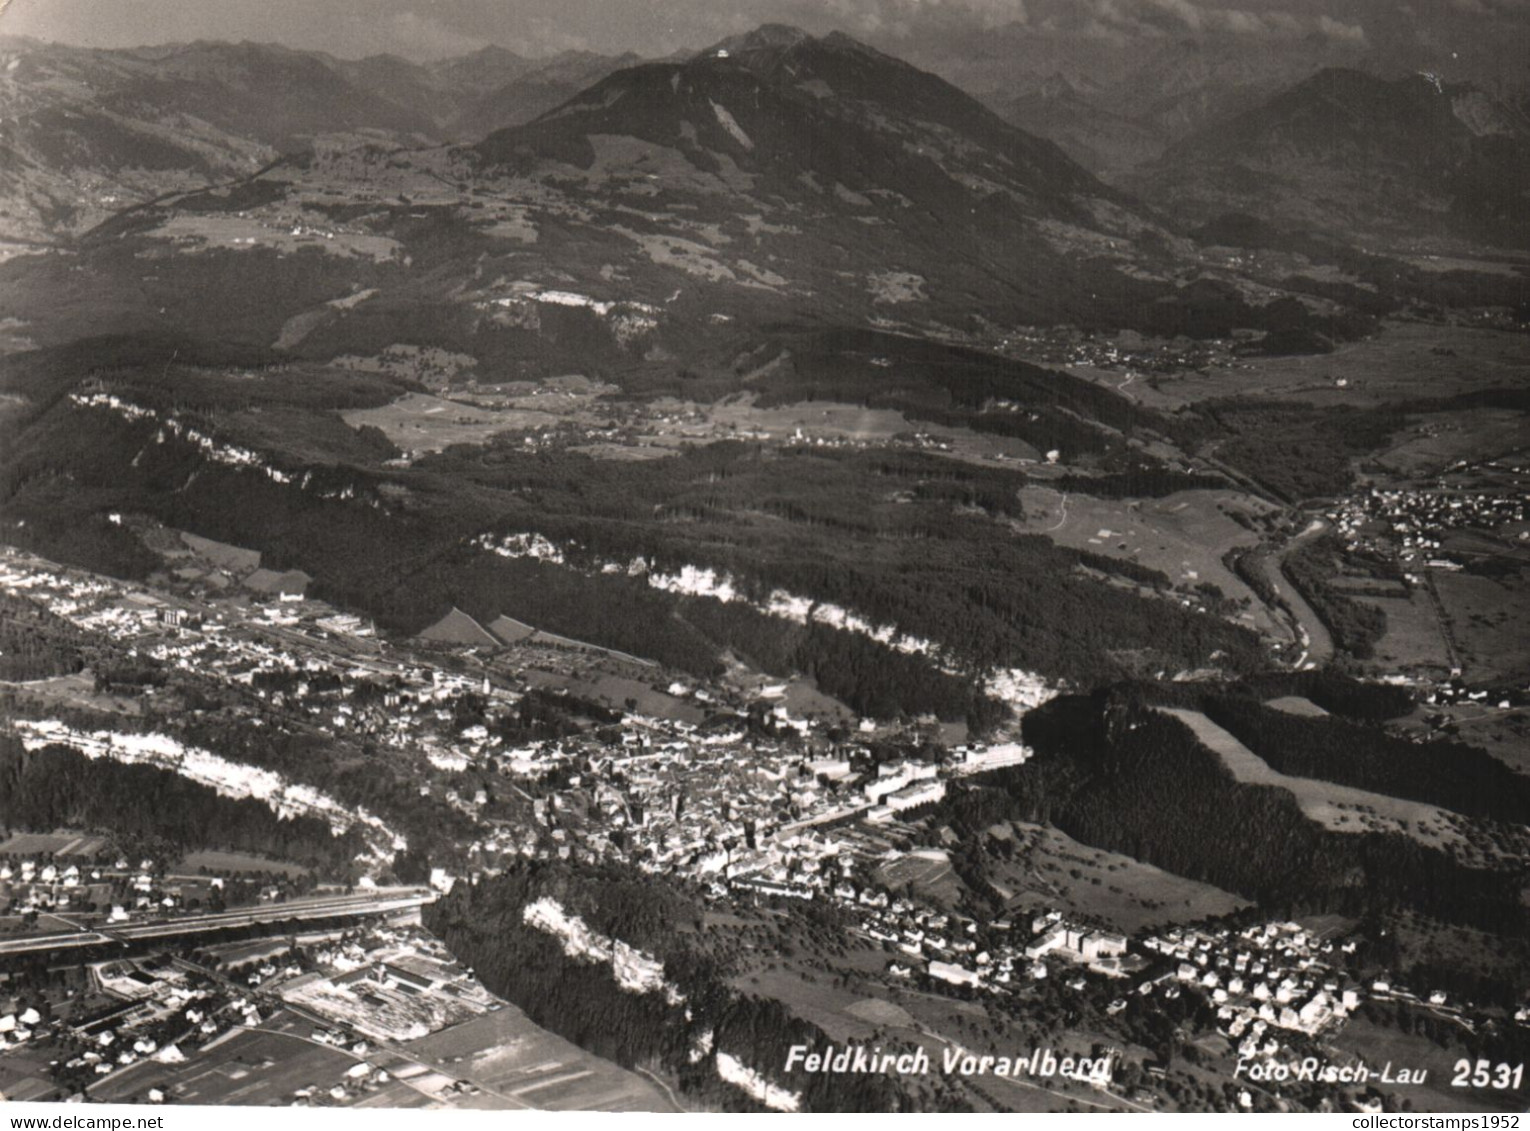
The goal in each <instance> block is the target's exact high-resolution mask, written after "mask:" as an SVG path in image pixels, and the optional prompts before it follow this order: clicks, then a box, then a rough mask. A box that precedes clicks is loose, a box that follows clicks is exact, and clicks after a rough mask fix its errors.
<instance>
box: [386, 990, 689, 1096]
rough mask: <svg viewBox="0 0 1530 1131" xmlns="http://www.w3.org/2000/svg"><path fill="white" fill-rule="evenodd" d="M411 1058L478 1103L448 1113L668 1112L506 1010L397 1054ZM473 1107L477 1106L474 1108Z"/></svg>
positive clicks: (644, 1090)
mask: <svg viewBox="0 0 1530 1131" xmlns="http://www.w3.org/2000/svg"><path fill="white" fill-rule="evenodd" d="M404 1048H405V1049H406V1050H407V1052H408V1053H409V1054H410V1055H411V1056H415V1057H419V1058H420V1059H421V1060H422V1061H423V1062H424V1063H426V1064H428V1065H434V1066H436V1067H437V1068H439V1069H440V1070H441V1071H442V1072H444V1073H448V1074H450V1075H451V1076H452V1077H454V1078H457V1079H462V1080H468V1081H471V1082H472V1083H473V1084H474V1085H476V1086H477V1087H478V1088H480V1089H481V1090H482V1093H483V1094H482V1095H481V1096H480V1097H465V1098H464V1099H463V1100H461V1101H459V1102H458V1103H457V1104H456V1105H455V1106H464V1107H472V1106H482V1107H486V1108H489V1107H498V1108H503V1107H505V1106H506V1101H507V1100H508V1101H509V1106H511V1107H516V1106H521V1107H528V1108H540V1109H543V1110H549V1111H675V1110H676V1106H675V1104H673V1103H672V1102H671V1101H670V1099H669V1097H668V1096H666V1095H665V1093H664V1091H663V1090H662V1089H661V1088H660V1087H658V1086H657V1085H656V1084H655V1083H653V1082H652V1081H650V1080H647V1079H645V1078H643V1077H642V1076H639V1075H637V1074H636V1073H633V1072H629V1071H627V1070H626V1069H624V1068H620V1067H618V1066H617V1065H615V1064H612V1063H610V1062H609V1061H605V1060H601V1059H600V1058H599V1057H596V1056H592V1055H591V1054H590V1053H587V1052H585V1051H584V1050H583V1049H580V1048H579V1047H578V1046H577V1045H574V1044H571V1043H570V1042H568V1041H565V1040H564V1039H563V1038H562V1037H559V1036H556V1035H554V1034H552V1033H549V1032H548V1031H547V1030H545V1029H542V1028H539V1027H538V1026H536V1025H534V1024H532V1023H531V1021H530V1020H529V1019H528V1018H527V1017H526V1015H525V1014H524V1013H522V1012H521V1011H520V1010H519V1009H517V1008H516V1007H515V1006H513V1005H505V1006H504V1007H502V1008H500V1009H497V1010H495V1011H493V1012H491V1013H485V1014H483V1015H482V1016H481V1017H477V1018H475V1019H473V1020H472V1021H467V1022H464V1023H463V1024H461V1025H456V1026H453V1027H452V1028H450V1029H443V1030H442V1031H441V1032H439V1033H432V1034H431V1035H430V1036H428V1037H423V1038H421V1039H419V1040H417V1041H411V1042H409V1043H408V1044H407V1045H405V1046H404ZM474 1099H480V1100H481V1101H482V1102H481V1103H474V1102H473V1100H474Z"/></svg>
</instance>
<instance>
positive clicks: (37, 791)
mask: <svg viewBox="0 0 1530 1131" xmlns="http://www.w3.org/2000/svg"><path fill="white" fill-rule="evenodd" d="M0 823H3V824H4V825H6V826H7V827H9V828H13V829H27V830H29V831H35V832H47V831H51V830H53V829H57V828H83V829H99V830H101V831H103V832H105V833H108V834H110V835H112V836H114V837H120V838H126V839H128V840H131V841H158V842H161V843H164V844H167V845H169V846H171V847H173V848H176V849H182V850H191V849H202V848H210V849H225V850H228V851H232V852H252V853H258V854H260V855H263V856H270V857H274V858H276V859H280V860H290V861H293V862H295V863H299V864H303V865H306V866H308V867H311V868H313V869H315V870H316V871H319V872H321V873H322V874H324V875H328V876H336V877H345V876H348V875H349V874H350V870H351V868H352V865H353V862H354V860H355V858H356V856H357V855H358V854H360V853H362V852H364V851H365V850H366V845H365V843H364V842H363V841H362V839H361V837H360V836H359V834H357V833H356V832H355V831H354V830H351V831H348V832H345V833H342V834H340V835H338V836H336V835H333V834H332V833H331V832H330V828H329V825H328V824H327V823H325V822H323V821H320V820H317V819H315V818H313V817H278V816H277V815H276V814H275V813H273V812H272V811H271V809H270V808H269V807H268V806H267V805H266V804H265V803H264V802H261V801H257V800H255V799H254V798H249V797H246V798H239V799H235V798H230V797H224V796H222V795H221V794H219V793H218V792H217V790H215V789H213V788H212V787H211V786H206V785H201V784H199V783H197V782H193V781H190V780H188V779H186V778H183V777H181V776H180V775H179V774H177V773H175V772H174V771H173V770H165V769H160V768H159V767H157V766H140V765H130V764H125V763H121V762H113V761H111V760H109V759H90V758H87V757H85V755H83V754H81V753H79V752H78V751H75V750H71V749H69V748H68V747H66V746H59V745H51V746H45V747H43V748H42V749H40V750H34V751H28V750H26V749H25V748H23V746H22V745H21V742H20V740H19V739H16V738H14V737H12V736H9V735H0Z"/></svg>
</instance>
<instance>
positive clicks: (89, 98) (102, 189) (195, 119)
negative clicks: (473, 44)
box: [0, 36, 632, 242]
mask: <svg viewBox="0 0 1530 1131" xmlns="http://www.w3.org/2000/svg"><path fill="white" fill-rule="evenodd" d="M631 61H632V59H631V58H630V57H628V58H623V59H606V58H605V57H604V56H596V55H590V54H587V53H585V54H577V55H573V56H556V57H553V58H551V59H544V60H533V59H524V58H521V57H520V56H518V55H515V54H514V53H513V52H510V51H506V50H504V49H503V48H499V47H488V48H484V49H483V50H481V51H478V52H475V53H473V54H471V55H467V56H463V57H460V58H454V59H447V60H443V61H440V62H436V63H430V64H417V63H411V62H409V61H408V60H405V59H401V58H398V57H396V56H387V55H379V56H372V57H370V58H366V59H360V60H342V59H336V58H334V57H332V56H328V55H324V54H321V53H318V52H310V51H300V50H296V49H293V48H289V47H283V46H280V45H275V44H263V43H237V44H232V43H217V42H207V41H198V42H193V43H184V44H168V45H160V46H154V47H144V48H129V49H119V50H105V49H93V48H78V47H69V46H64V45H60V44H52V43H45V42H42V41H39V40H33V39H25V38H20V37H14V36H0V101H3V103H4V105H5V106H6V113H5V114H4V116H3V119H0V237H10V238H12V239H20V240H26V241H41V242H47V241H49V240H51V239H54V238H56V237H58V236H61V235H70V234H75V233H78V232H80V231H83V230H85V229H87V228H89V227H91V226H93V225H94V224H96V223H99V222H100V221H101V220H102V219H104V218H105V217H106V216H107V215H109V214H111V213H112V212H114V211H116V210H118V209H120V208H122V207H124V206H125V205H128V204H132V203H137V202H139V201H142V200H145V199H148V198H151V197H154V196H157V195H160V194H162V193H164V192H168V191H177V190H185V189H187V188H191V187H194V186H196V185H199V184H209V183H217V182H220V181H227V180H232V179H237V178H239V177H244V176H248V175H250V174H251V173H253V172H255V171H256V170H257V169H259V168H260V167H262V166H263V165H265V164H267V163H269V162H270V161H272V160H274V159H276V158H277V157H279V156H281V155H282V154H287V153H293V152H297V151H300V150H302V149H304V148H306V147H308V146H309V145H310V144H311V143H312V140H313V139H314V138H315V137H317V136H321V135H330V134H348V133H357V134H368V135H372V136H374V137H379V138H383V139H388V140H392V141H394V142H404V143H409V144H428V143H431V142H439V141H445V140H474V139H476V138H478V137H482V136H483V135H484V134H486V133H489V132H491V131H492V130H493V129H497V128H501V127H502V126H504V125H508V124H511V123H513V122H518V121H526V120H529V119H530V118H533V117H535V116H536V115H538V114H540V113H542V112H543V111H544V110H546V109H548V108H549V107H550V106H552V105H556V104H557V103H559V102H562V101H564V100H565V99H567V98H568V97H570V96H571V95H573V94H574V93H576V92H577V91H578V90H579V89H580V88H581V87H582V86H584V85H587V83H588V82H591V81H594V80H595V79H596V78H598V77H601V76H602V75H604V74H606V73H608V72H609V71H610V70H612V69H615V68H616V67H618V66H621V65H625V64H626V63H628V62H631ZM522 79H524V80H525V85H524V86H519V85H517V83H518V81H519V80H522ZM486 100H492V101H491V102H490V105H491V106H492V107H493V109H492V112H485V111H484V110H483V109H481V107H482V105H483V104H484V103H485V101H486Z"/></svg>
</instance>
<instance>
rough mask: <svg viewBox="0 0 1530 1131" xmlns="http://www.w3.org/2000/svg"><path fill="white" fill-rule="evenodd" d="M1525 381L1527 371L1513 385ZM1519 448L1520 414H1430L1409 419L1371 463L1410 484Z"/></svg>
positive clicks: (1483, 411) (1493, 410)
mask: <svg viewBox="0 0 1530 1131" xmlns="http://www.w3.org/2000/svg"><path fill="white" fill-rule="evenodd" d="M1527 376H1530V368H1527V369H1526V370H1523V371H1521V372H1520V373H1519V374H1517V375H1515V376H1514V377H1513V378H1512V380H1514V381H1519V382H1523V381H1524V380H1525V379H1526V377H1527ZM1443 393H1444V391H1443V390H1442V392H1441V393H1440V394H1436V395H1443ZM1524 443H1525V418H1524V414H1523V413H1518V412H1512V411H1510V410H1508V409H1498V408H1473V409H1464V410H1461V411H1457V412H1448V413H1429V414H1427V415H1423V416H1416V417H1411V418H1410V422H1409V425H1408V427H1407V428H1406V429H1404V430H1403V431H1402V432H1399V433H1398V434H1397V435H1396V436H1395V437H1394V438H1393V442H1392V444H1391V446H1389V447H1387V448H1385V449H1384V450H1382V451H1380V452H1378V453H1376V455H1375V456H1374V457H1372V459H1371V460H1370V462H1372V463H1374V464H1376V465H1377V466H1378V467H1379V468H1381V469H1383V470H1384V471H1385V472H1386V473H1387V474H1389V475H1395V476H1399V477H1401V478H1405V479H1412V478H1419V477H1423V476H1430V475H1435V474H1437V473H1439V472H1440V471H1442V470H1443V469H1444V468H1446V467H1448V466H1450V465H1451V464H1452V463H1455V462H1456V461H1457V460H1480V459H1482V458H1483V457H1484V456H1491V455H1496V454H1498V453H1500V452H1510V451H1514V450H1515V449H1518V448H1522V447H1523V446H1524Z"/></svg>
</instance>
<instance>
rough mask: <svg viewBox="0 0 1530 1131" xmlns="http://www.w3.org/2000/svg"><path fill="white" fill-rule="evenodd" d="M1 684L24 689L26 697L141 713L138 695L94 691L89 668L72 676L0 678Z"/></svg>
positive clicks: (94, 680) (67, 704) (80, 706)
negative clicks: (28, 678)
mask: <svg viewBox="0 0 1530 1131" xmlns="http://www.w3.org/2000/svg"><path fill="white" fill-rule="evenodd" d="M0 687H10V688H16V689H18V690H24V691H25V692H26V694H27V695H29V696H33V697H36V698H38V699H45V700H48V701H50V702H54V703H61V704H63V705H64V706H66V707H75V708H79V709H80V710H85V711H110V712H112V713H113V714H123V715H138V714H141V713H142V712H143V705H142V703H140V702H139V700H138V699H137V697H131V698H130V697H128V696H125V695H110V694H107V693H106V692H102V691H97V690H96V677H95V676H94V674H92V673H91V671H90V669H88V668H87V669H85V670H84V671H79V672H75V673H73V674H72V675H56V676H50V677H49V678H47V679H32V680H25V681H12V680H0Z"/></svg>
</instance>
